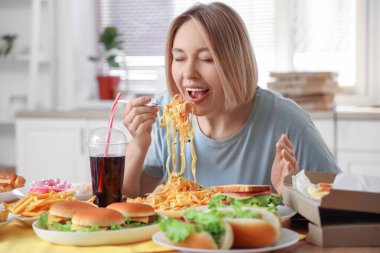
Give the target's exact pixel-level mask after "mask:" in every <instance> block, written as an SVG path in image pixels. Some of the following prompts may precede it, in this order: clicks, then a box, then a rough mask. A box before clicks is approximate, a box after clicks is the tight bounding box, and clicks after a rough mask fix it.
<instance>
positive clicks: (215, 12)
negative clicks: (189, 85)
mask: <svg viewBox="0 0 380 253" xmlns="http://www.w3.org/2000/svg"><path fill="white" fill-rule="evenodd" d="M189 20H193V21H195V23H196V24H197V25H198V26H200V27H202V28H203V30H204V32H205V33H206V35H205V36H206V41H207V43H208V44H209V45H208V47H209V49H210V53H211V56H212V57H213V59H214V63H215V67H216V70H217V73H218V76H219V80H220V83H221V86H222V89H223V92H224V95H225V104H224V106H225V109H226V110H230V109H233V108H235V107H236V106H238V105H240V104H245V103H248V102H250V101H251V100H252V99H253V97H254V95H255V91H256V87H257V79H258V73H257V64H256V58H255V54H254V52H253V49H252V45H251V42H250V39H249V35H248V32H247V29H246V26H245V24H244V22H243V20H242V19H241V17H240V16H239V14H238V13H237V12H235V11H234V10H233V9H232V8H230V7H229V6H227V5H225V4H223V3H218V2H215V3H211V4H208V5H206V4H196V5H195V6H193V7H192V8H190V9H189V10H187V11H185V12H184V13H182V14H181V15H179V16H178V17H176V18H175V19H174V20H173V22H172V23H171V25H170V27H169V30H168V36H167V41H166V53H165V61H166V78H167V81H168V89H169V92H170V94H171V95H174V94H178V93H179V90H178V88H177V86H176V85H175V82H174V79H173V76H172V70H171V65H172V62H173V55H172V48H173V42H174V37H175V35H176V33H177V31H178V29H179V28H180V27H181V26H182V25H183V24H184V23H185V22H187V21H189Z"/></svg>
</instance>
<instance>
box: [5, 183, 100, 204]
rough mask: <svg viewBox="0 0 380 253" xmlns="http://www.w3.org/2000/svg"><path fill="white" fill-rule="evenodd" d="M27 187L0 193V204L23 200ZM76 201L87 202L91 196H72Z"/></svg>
mask: <svg viewBox="0 0 380 253" xmlns="http://www.w3.org/2000/svg"><path fill="white" fill-rule="evenodd" d="M76 184H78V183H73V184H72V185H76ZM29 188H30V187H28V186H24V187H21V188H16V189H13V190H12V191H8V192H2V193H0V202H9V201H13V200H18V199H22V198H24V197H25V196H26V195H28V193H29ZM74 197H75V198H76V199H79V200H82V201H86V200H89V199H90V198H91V197H92V194H81V195H74Z"/></svg>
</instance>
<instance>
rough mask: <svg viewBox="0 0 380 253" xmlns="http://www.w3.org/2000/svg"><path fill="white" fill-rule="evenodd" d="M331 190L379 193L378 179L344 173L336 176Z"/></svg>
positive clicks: (379, 181)
mask: <svg viewBox="0 0 380 253" xmlns="http://www.w3.org/2000/svg"><path fill="white" fill-rule="evenodd" d="M332 188H333V189H339V190H349V191H362V192H375V193H380V177H378V176H367V175H358V174H352V173H347V172H345V173H341V174H338V175H336V177H335V180H334V183H333V186H332Z"/></svg>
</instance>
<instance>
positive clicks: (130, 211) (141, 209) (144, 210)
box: [107, 202, 156, 217]
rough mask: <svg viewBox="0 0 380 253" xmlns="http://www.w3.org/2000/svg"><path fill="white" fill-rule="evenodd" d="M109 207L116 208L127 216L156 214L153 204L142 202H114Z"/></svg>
mask: <svg viewBox="0 0 380 253" xmlns="http://www.w3.org/2000/svg"><path fill="white" fill-rule="evenodd" d="M107 208H109V209H113V210H116V211H118V212H120V213H121V214H123V215H124V216H126V217H145V216H151V215H155V214H156V212H155V211H154V208H153V207H152V206H150V205H146V204H140V203H126V202H119V203H112V204H110V205H108V206H107Z"/></svg>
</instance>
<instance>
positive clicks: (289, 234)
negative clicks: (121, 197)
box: [152, 228, 299, 253]
mask: <svg viewBox="0 0 380 253" xmlns="http://www.w3.org/2000/svg"><path fill="white" fill-rule="evenodd" d="M152 239H153V241H154V242H155V243H157V244H159V245H161V246H164V247H167V248H170V249H175V250H180V251H182V252H191V253H198V252H203V253H248V252H249V253H258V252H268V251H273V250H278V249H282V248H286V247H289V246H291V245H293V244H295V243H297V242H298V240H299V235H298V234H297V233H296V232H294V231H292V230H289V229H286V228H283V229H282V230H281V235H280V238H279V239H278V241H277V242H276V243H275V244H273V245H271V246H267V247H262V248H253V249H230V250H219V249H218V250H207V249H192V248H185V247H178V246H175V245H173V244H172V242H170V240H169V239H168V238H167V237H166V236H165V234H164V233H163V232H162V231H160V232H157V233H155V234H154V235H153V238H152Z"/></svg>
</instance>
